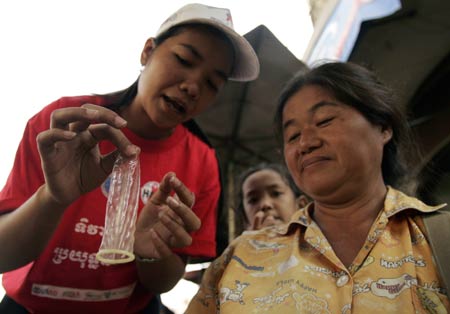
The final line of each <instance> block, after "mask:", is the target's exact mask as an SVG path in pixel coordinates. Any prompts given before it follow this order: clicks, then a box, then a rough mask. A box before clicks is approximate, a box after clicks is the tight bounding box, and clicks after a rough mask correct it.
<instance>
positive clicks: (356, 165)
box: [282, 85, 392, 202]
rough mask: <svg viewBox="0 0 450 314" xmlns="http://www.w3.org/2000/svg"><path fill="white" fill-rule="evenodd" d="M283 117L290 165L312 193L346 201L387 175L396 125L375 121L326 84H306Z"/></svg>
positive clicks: (310, 193) (294, 96)
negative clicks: (386, 156)
mask: <svg viewBox="0 0 450 314" xmlns="http://www.w3.org/2000/svg"><path fill="white" fill-rule="evenodd" d="M282 123H283V142H284V155H285V159H286V163H287V166H288V168H289V171H290V172H291V174H292V176H293V178H294V180H295V182H296V184H297V185H298V187H299V188H300V189H301V190H302V191H304V192H305V193H306V194H308V195H309V196H310V197H311V198H313V199H315V200H321V199H324V198H325V199H326V200H333V201H339V202H345V201H348V200H350V199H351V198H352V197H354V196H355V194H354V193H355V192H356V193H358V192H361V190H360V189H361V188H365V189H367V187H368V186H371V184H374V183H375V182H377V181H375V180H380V179H381V180H382V173H381V162H382V156H383V147H384V145H385V144H386V143H387V142H388V141H389V140H390V139H391V137H392V130H391V129H386V130H383V129H382V128H381V127H380V126H376V125H373V124H371V123H370V122H369V121H368V120H367V119H366V118H365V117H364V116H363V115H362V114H361V113H360V112H359V111H357V110H356V109H354V108H353V107H351V106H348V105H346V104H343V103H341V102H339V101H337V100H336V99H334V97H333V96H332V95H331V93H329V92H328V91H327V90H326V89H324V88H321V87H319V86H317V85H306V86H304V87H302V88H301V89H300V90H299V91H298V92H296V93H295V94H294V95H293V96H292V97H291V98H290V99H288V101H287V102H286V105H285V108H284V110H283V116H282Z"/></svg>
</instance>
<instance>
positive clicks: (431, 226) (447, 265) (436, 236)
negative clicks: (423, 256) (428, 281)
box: [423, 210, 450, 299]
mask: <svg viewBox="0 0 450 314" xmlns="http://www.w3.org/2000/svg"><path fill="white" fill-rule="evenodd" d="M423 222H424V224H425V229H426V233H427V235H428V242H429V243H430V246H431V249H432V250H433V256H434V258H435V261H436V266H437V268H438V271H439V274H440V275H441V279H442V281H443V284H444V285H445V287H446V289H447V296H448V298H449V299H450V212H448V211H445V210H440V211H437V212H434V213H431V214H428V215H424V217H423Z"/></svg>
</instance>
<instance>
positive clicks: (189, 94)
mask: <svg viewBox="0 0 450 314" xmlns="http://www.w3.org/2000/svg"><path fill="white" fill-rule="evenodd" d="M232 58H233V52H232V48H231V46H230V44H229V43H228V42H226V41H225V40H224V39H223V38H220V37H219V36H217V35H216V34H214V33H212V32H211V31H209V30H208V29H206V28H205V27H193V26H189V27H184V28H183V29H182V30H181V31H180V32H178V33H177V34H175V35H174V36H172V37H169V38H167V39H166V40H165V41H163V42H162V43H161V44H160V45H158V46H157V47H155V44H154V41H153V40H152V39H150V40H148V41H147V43H146V45H145V47H144V50H143V52H142V55H141V63H142V64H143V65H144V68H143V70H142V73H141V76H140V79H139V85H138V94H137V96H136V98H135V100H134V101H133V103H132V108H131V110H134V111H135V112H139V114H135V115H134V116H135V117H141V119H147V121H146V123H145V124H146V127H147V128H148V132H156V133H157V132H161V133H162V134H164V132H170V131H171V130H172V129H173V128H174V127H175V126H177V125H178V124H180V123H182V122H184V121H187V120H189V119H190V118H192V117H193V116H196V115H197V114H199V113H200V112H202V111H204V110H205V109H206V108H207V107H208V106H209V105H210V104H212V103H213V101H214V100H215V98H216V96H217V94H218V92H219V90H220V89H221V88H222V87H223V85H224V84H225V82H226V80H227V77H228V75H229V73H230V72H231V69H232ZM141 124H142V123H141Z"/></svg>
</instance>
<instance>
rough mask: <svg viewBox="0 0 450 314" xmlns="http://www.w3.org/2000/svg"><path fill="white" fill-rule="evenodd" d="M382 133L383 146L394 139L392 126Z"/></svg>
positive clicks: (383, 129)
mask: <svg viewBox="0 0 450 314" xmlns="http://www.w3.org/2000/svg"><path fill="white" fill-rule="evenodd" d="M381 132H382V133H381V136H382V137H383V144H386V143H387V142H389V141H390V140H391V138H392V134H393V132H392V128H391V127H390V126H389V127H383V128H382V129H381Z"/></svg>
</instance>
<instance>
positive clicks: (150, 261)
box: [134, 253, 162, 264]
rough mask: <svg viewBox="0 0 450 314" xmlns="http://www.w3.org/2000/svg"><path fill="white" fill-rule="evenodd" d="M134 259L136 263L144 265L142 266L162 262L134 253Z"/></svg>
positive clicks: (159, 259) (158, 259)
mask: <svg viewBox="0 0 450 314" xmlns="http://www.w3.org/2000/svg"><path fill="white" fill-rule="evenodd" d="M134 257H135V259H136V262H139V263H144V264H153V263H157V262H159V261H161V260H162V259H161V258H154V257H142V256H139V255H138V254H136V253H135V254H134Z"/></svg>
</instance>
